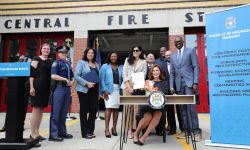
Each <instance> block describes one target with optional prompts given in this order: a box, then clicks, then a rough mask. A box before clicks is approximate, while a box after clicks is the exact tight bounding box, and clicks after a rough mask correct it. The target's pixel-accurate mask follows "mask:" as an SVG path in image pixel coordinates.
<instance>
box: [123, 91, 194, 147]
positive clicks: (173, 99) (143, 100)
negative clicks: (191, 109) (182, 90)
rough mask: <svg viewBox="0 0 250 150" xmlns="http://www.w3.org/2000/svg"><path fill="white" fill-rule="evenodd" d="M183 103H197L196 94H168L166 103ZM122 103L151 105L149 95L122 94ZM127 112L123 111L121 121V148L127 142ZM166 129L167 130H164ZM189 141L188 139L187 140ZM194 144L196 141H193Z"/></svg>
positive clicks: (164, 134)
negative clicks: (125, 125)
mask: <svg viewBox="0 0 250 150" xmlns="http://www.w3.org/2000/svg"><path fill="white" fill-rule="evenodd" d="M176 104H177V105H183V104H196V100H195V95H166V105H176ZM120 105H123V106H125V105H149V104H148V96H146V95H126V96H120ZM123 108H124V107H123ZM126 113H127V112H126V111H124V109H123V111H122V123H121V133H120V150H122V149H123V143H126V142H127V135H126V134H127V130H126V129H125V128H126V127H124V124H126V122H123V120H125V121H126V120H129V119H124V118H125V116H127V114H126ZM164 131H165V130H164ZM186 141H187V140H186ZM163 142H164V143H165V142H166V132H163ZM192 142H193V141H192ZM193 144H194V143H193Z"/></svg>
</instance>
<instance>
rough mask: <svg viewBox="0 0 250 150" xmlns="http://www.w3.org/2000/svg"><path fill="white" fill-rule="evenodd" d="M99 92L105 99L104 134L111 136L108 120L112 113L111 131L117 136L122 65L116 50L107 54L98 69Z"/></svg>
mask: <svg viewBox="0 0 250 150" xmlns="http://www.w3.org/2000/svg"><path fill="white" fill-rule="evenodd" d="M100 81H101V82H100V92H101V95H102V96H103V98H104V100H105V107H106V111H105V136H106V137H107V138H111V134H110V131H109V122H110V118H111V114H112V113H113V127H112V128H111V132H112V135H113V136H117V131H116V126H117V120H118V114H119V103H120V102H119V96H120V94H119V91H120V87H121V83H122V66H121V65H119V58H118V54H117V53H116V52H111V53H110V54H109V55H108V58H107V62H106V64H104V65H103V66H102V67H101V70H100Z"/></svg>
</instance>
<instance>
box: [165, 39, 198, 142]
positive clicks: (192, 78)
mask: <svg viewBox="0 0 250 150" xmlns="http://www.w3.org/2000/svg"><path fill="white" fill-rule="evenodd" d="M175 47H176V48H177V51H176V52H175V53H174V54H172V56H171V60H170V91H171V93H172V94H175V93H177V94H180V95H185V94H186V95H191V94H195V93H196V92H197V91H198V83H199V64H198V57H197V54H196V50H195V49H190V48H185V47H184V46H183V39H182V37H180V36H178V37H176V39H175ZM174 85H175V87H176V88H175V89H174ZM181 115H182V121H183V128H184V129H190V130H191V131H193V132H194V134H195V140H196V141H197V142H199V141H201V140H202V136H201V129H200V128H199V120H198V116H197V111H196V106H195V105H181ZM177 138H185V133H183V132H182V133H181V134H180V135H178V136H177Z"/></svg>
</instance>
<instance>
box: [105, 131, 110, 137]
mask: <svg viewBox="0 0 250 150" xmlns="http://www.w3.org/2000/svg"><path fill="white" fill-rule="evenodd" d="M107 131H108V130H105V136H106V138H111V135H110V132H109V131H108V132H107Z"/></svg>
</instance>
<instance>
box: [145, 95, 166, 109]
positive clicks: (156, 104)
mask: <svg viewBox="0 0 250 150" xmlns="http://www.w3.org/2000/svg"><path fill="white" fill-rule="evenodd" d="M166 100H167V99H166V96H165V94H164V93H162V92H161V91H153V92H151V93H150V94H149V96H148V104H149V106H150V107H151V108H153V109H161V108H163V107H164V106H165V104H166Z"/></svg>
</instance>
